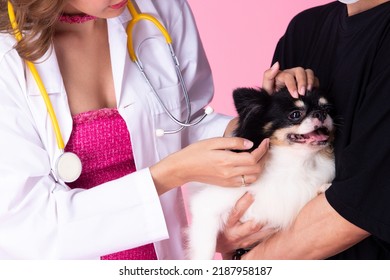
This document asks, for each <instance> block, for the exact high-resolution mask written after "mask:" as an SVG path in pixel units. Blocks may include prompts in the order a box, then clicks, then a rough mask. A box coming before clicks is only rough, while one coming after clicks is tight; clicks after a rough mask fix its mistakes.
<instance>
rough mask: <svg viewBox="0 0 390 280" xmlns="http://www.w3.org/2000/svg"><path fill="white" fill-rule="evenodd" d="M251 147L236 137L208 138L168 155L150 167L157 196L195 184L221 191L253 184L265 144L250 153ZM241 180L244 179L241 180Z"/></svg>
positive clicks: (250, 143) (249, 143)
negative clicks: (226, 188) (219, 188)
mask: <svg viewBox="0 0 390 280" xmlns="http://www.w3.org/2000/svg"><path fill="white" fill-rule="evenodd" d="M252 146H253V143H252V142H251V141H249V140H246V139H243V138H239V137H218V138H211V139H207V140H203V141H199V142H197V143H194V144H191V145H189V146H188V147H186V148H184V149H182V150H180V151H178V152H176V153H174V154H171V155H169V156H168V157H166V158H165V159H163V160H161V161H160V162H159V163H157V164H155V165H154V166H152V167H150V172H151V174H152V177H153V180H154V182H155V185H156V189H157V192H158V193H159V194H160V195H161V194H163V193H164V192H166V191H168V190H170V189H172V188H174V187H177V186H181V185H183V184H185V183H188V182H191V181H196V182H202V183H208V184H213V185H219V186H224V187H239V186H242V185H243V178H244V180H245V183H246V184H251V183H253V182H254V181H256V180H257V178H258V177H259V176H260V173H261V171H262V168H263V165H264V161H265V156H264V155H265V154H266V152H267V150H268V146H269V140H268V139H265V140H264V141H263V142H262V143H261V144H260V145H259V147H258V148H256V149H255V150H253V151H252V152H251V153H249V152H242V153H236V152H233V151H231V150H244V151H245V150H248V149H250V148H252ZM243 176H244V177H243Z"/></svg>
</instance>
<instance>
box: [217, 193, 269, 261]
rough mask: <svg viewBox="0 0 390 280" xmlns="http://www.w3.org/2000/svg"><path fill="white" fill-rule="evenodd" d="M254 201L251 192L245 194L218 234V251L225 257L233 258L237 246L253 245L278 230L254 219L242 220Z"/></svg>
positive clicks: (247, 246)
mask: <svg viewBox="0 0 390 280" xmlns="http://www.w3.org/2000/svg"><path fill="white" fill-rule="evenodd" d="M253 201H254V198H253V196H252V195H251V194H250V193H246V194H244V195H243V196H242V197H241V198H240V199H239V200H238V201H237V202H236V204H235V206H234V208H233V209H232V211H231V212H230V215H229V217H228V219H227V221H226V225H225V227H224V231H223V232H220V234H219V235H218V240H217V248H216V251H217V252H219V253H221V254H222V257H223V258H224V259H231V257H232V254H233V253H234V251H235V250H236V249H237V248H249V247H253V246H255V245H256V244H258V243H259V242H261V241H262V240H264V239H265V238H267V237H268V236H270V235H271V234H273V233H274V232H275V231H276V230H275V229H271V228H268V229H264V225H261V224H258V223H256V222H254V221H247V222H241V221H240V220H241V218H242V217H243V215H244V213H245V212H246V210H248V208H249V206H251V205H252V203H253Z"/></svg>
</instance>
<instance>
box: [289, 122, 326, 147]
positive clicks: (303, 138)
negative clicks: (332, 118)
mask: <svg viewBox="0 0 390 280" xmlns="http://www.w3.org/2000/svg"><path fill="white" fill-rule="evenodd" d="M329 133H330V132H329V129H327V128H326V127H324V126H323V127H320V128H318V129H316V130H314V131H312V132H309V133H306V134H293V133H290V134H288V135H287V139H288V140H289V141H290V142H293V143H299V144H311V145H325V144H327V143H328V139H329Z"/></svg>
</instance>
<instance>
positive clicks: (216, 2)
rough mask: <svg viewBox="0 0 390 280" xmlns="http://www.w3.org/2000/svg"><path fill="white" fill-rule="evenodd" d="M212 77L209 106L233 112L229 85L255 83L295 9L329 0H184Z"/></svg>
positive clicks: (305, 7) (270, 57) (219, 110)
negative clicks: (196, 30) (189, 7)
mask: <svg viewBox="0 0 390 280" xmlns="http://www.w3.org/2000/svg"><path fill="white" fill-rule="evenodd" d="M188 2H189V3H190V5H191V8H192V10H193V12H194V15H195V17H196V21H197V24H198V28H199V31H200V35H201V37H202V41H203V44H204V46H205V49H206V52H207V56H208V58H209V61H210V64H211V68H212V70H213V76H214V81H215V97H214V100H213V102H212V103H211V105H212V107H213V108H214V109H215V110H216V111H218V112H220V113H224V114H229V115H235V114H236V113H235V110H234V106H233V101H232V95H231V94H232V90H233V89H234V88H236V87H240V86H261V83H262V76H263V72H264V71H265V70H266V69H268V68H269V66H270V63H271V59H272V55H273V51H274V48H275V46H276V43H277V41H278V39H279V38H280V37H281V36H282V35H283V33H284V31H285V29H286V27H287V24H288V22H289V21H290V20H291V18H292V17H293V16H294V15H295V14H297V13H298V12H300V11H302V10H304V9H307V8H310V7H313V6H317V5H322V4H325V3H329V2H330V0H310V1H308V0H271V1H262V0H240V1H237V0H188Z"/></svg>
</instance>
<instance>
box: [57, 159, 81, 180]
mask: <svg viewBox="0 0 390 280" xmlns="http://www.w3.org/2000/svg"><path fill="white" fill-rule="evenodd" d="M81 170H82V166H81V160H80V158H79V157H78V156H77V155H76V154H74V153H71V152H66V153H63V154H62V155H61V156H60V157H59V158H58V159H57V162H56V174H57V176H58V178H59V179H61V180H62V181H64V182H66V183H71V182H74V181H76V180H77V179H78V178H79V177H80V174H81Z"/></svg>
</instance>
